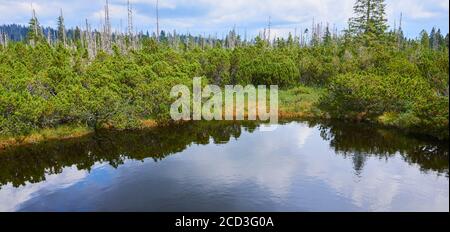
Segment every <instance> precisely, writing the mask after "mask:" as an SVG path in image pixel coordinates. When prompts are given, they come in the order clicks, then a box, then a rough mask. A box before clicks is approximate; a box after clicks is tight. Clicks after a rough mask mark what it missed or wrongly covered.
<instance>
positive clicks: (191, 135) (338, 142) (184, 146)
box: [0, 121, 449, 211]
mask: <svg viewBox="0 0 450 232" xmlns="http://www.w3.org/2000/svg"><path fill="white" fill-rule="evenodd" d="M259 127H260V124H259V123H256V122H241V123H239V122H196V123H187V124H182V125H172V126H170V127H165V128H154V129H148V130H140V131H111V130H104V131H99V132H97V133H95V134H91V135H87V136H85V137H82V138H77V139H70V140H64V141H47V142H43V143H39V144H31V145H24V146H20V147H15V148H11V149H7V150H6V151H3V152H1V153H0V196H2V194H3V196H5V198H8V197H9V198H18V197H20V192H26V191H27V187H30V186H32V185H33V184H40V183H46V182H47V183H50V182H52V180H51V178H53V177H54V176H58V175H59V176H61V175H64V174H65V170H66V169H67V168H75V169H76V170H78V171H80V170H82V171H85V172H87V174H86V175H88V176H91V177H87V178H86V177H85V178H86V179H89V178H91V179H93V177H92V176H95V175H96V171H95V170H96V169H97V168H98V166H99V165H100V164H101V165H103V166H102V168H104V169H105V170H107V172H108V173H109V174H103V175H105V176H103V177H102V178H104V179H108V177H113V176H114V177H117V179H120V178H122V179H126V181H122V182H116V181H115V182H114V183H113V182H110V183H108V180H102V178H100V179H99V180H97V179H96V181H98V183H97V184H98V185H99V186H103V188H97V187H95V186H84V187H77V189H72V190H70V189H71V183H70V181H68V183H63V184H57V185H56V187H55V186H52V187H49V188H48V189H51V194H50V193H49V192H46V194H41V193H39V192H37V193H36V192H33V194H34V195H32V196H31V197H30V196H27V197H28V198H29V199H28V198H27V201H24V202H21V205H17V206H16V207H15V208H14V209H10V208H7V207H3V208H2V207H1V206H2V202H1V200H0V211H1V210H2V209H3V210H7V211H9V210H14V211H16V210H17V211H21V210H25V211H36V210H37V211H40V210H43V211H96V210H100V211H111V210H112V211H114V210H121V211H135V210H137V211H167V210H168V211H170V210H174V211H177V210H182V211H191V210H194V211H198V210H200V211H211V210H212V211H217V210H218V211H228V210H231V211H240V210H250V211H260V210H269V211H271V210H275V211H278V210H281V211H283V210H287V211H321V210H325V211H328V210H332V211H333V210H337V211H341V210H343V211H371V210H373V209H371V208H370V207H367V206H361V205H358V204H356V205H358V207H356V206H355V203H351V202H348V201H349V199H347V198H346V197H343V196H342V193H341V192H340V191H334V190H329V189H328V187H327V188H326V189H325V187H323V186H322V187H317V186H316V185H323V183H321V182H322V180H311V178H313V177H317V176H315V175H311V174H305V173H300V174H296V175H294V177H291V181H292V180H295V181H296V182H298V183H301V184H304V185H305V187H304V188H305V189H296V188H300V187H301V186H295V185H294V184H290V185H289V186H284V185H283V186H280V187H279V189H284V190H285V191H286V192H287V193H289V194H292V195H291V196H289V197H287V196H285V197H284V198H283V197H280V196H276V197H273V196H269V195H271V193H270V192H266V191H267V190H264V191H263V190H261V189H259V188H260V186H257V185H258V183H257V182H258V181H261V180H256V181H255V180H253V181H248V180H247V177H248V176H247V175H248V173H242V174H241V176H239V174H236V175H234V174H233V172H237V173H239V169H238V167H245V165H247V166H250V167H249V169H251V168H252V163H258V162H259V159H267V160H268V161H267V162H269V161H270V160H271V162H272V163H277V162H280V165H284V164H288V163H291V162H299V163H301V162H302V159H310V158H311V159H314V155H317V154H320V155H317V156H321V158H320V159H323V160H321V162H322V163H323V164H324V165H327V164H328V163H332V162H336V160H332V159H338V161H339V162H341V161H343V160H351V167H350V169H351V170H348V169H349V167H347V166H346V165H344V164H342V165H340V166H337V167H336V170H330V172H335V174H336V176H339V175H340V174H342V175H344V174H345V175H348V173H349V171H351V175H352V178H356V180H354V181H356V182H357V181H361V180H362V181H364V180H365V179H370V177H368V176H367V177H366V176H364V169H365V168H366V166H370V165H374V166H375V169H376V168H377V167H376V166H377V165H378V166H380V167H383V166H384V165H385V164H384V163H383V162H381V161H380V160H384V162H386V163H387V162H388V161H389V160H394V161H395V162H398V165H399V166H401V168H402V169H404V170H408V172H410V171H411V172H412V171H413V170H416V169H418V171H419V173H420V174H417V175H420V180H417V181H415V180H414V179H408V178H407V176H406V175H407V173H400V174H398V176H397V177H395V178H396V179H391V178H393V177H384V178H386V179H387V180H389V181H394V182H395V181H397V182H398V183H397V186H403V184H410V185H413V186H415V187H420V186H421V184H422V183H420V182H421V181H426V182H432V181H433V179H436V178H439V182H436V185H437V186H439V187H442V186H443V185H444V186H443V187H445V185H446V187H447V189H448V179H449V162H448V151H449V145H448V143H447V142H445V141H438V140H433V139H431V138H428V137H421V136H412V135H409V134H406V133H403V132H401V131H398V130H394V129H388V128H380V127H376V126H373V125H367V124H352V123H343V122H336V121H328V122H311V121H309V122H291V121H284V122H281V123H280V128H281V129H280V131H279V132H278V133H274V134H268V133H271V132H266V133H267V134H261V132H258V128H259ZM308 128H309V129H308ZM300 130H309V131H310V132H309V133H312V134H315V133H316V134H317V136H316V137H314V136H312V137H313V138H312V139H310V140H311V141H310V142H306V144H307V145H308V144H310V148H308V149H305V148H303V147H302V148H295V146H296V144H293V143H292V141H296V140H292V141H291V138H292V136H290V135H289V133H292V132H295V131H300ZM261 136H263V137H261ZM282 136H286V138H285V139H281V140H280V137H282ZM293 136H294V135H293ZM241 137H243V138H242V139H241ZM253 137H255V138H256V139H252V138H253ZM272 137H273V138H272ZM294 137H295V136H294ZM300 137H301V136H300ZM257 138H264V139H268V140H267V141H269V142H270V141H275V142H277V141H278V144H280V145H279V146H277V144H275V145H273V147H275V148H276V149H275V150H274V151H269V150H267V151H265V150H258V146H260V145H259V144H258V142H259V140H258V139H257ZM296 139H297V138H296ZM242 140H243V141H242ZM267 141H266V140H264V141H262V140H261V143H267ZM283 141H288V142H286V144H283ZM239 142H241V143H239ZM236 143H237V144H236ZM193 146H194V147H196V149H197V148H198V149H209V150H208V151H210V152H209V153H208V155H207V156H205V157H204V158H202V159H203V161H206V160H207V161H209V162H210V165H208V164H207V163H203V161H202V163H201V166H200V167H201V168H203V167H207V166H212V167H215V168H216V170H210V171H211V172H220V169H221V167H222V166H221V164H220V161H221V159H219V158H223V157H226V159H224V160H222V161H224V162H233V163H234V166H233V168H231V170H232V171H233V172H231V173H226V174H222V175H216V176H215V178H214V175H212V176H213V177H212V178H211V179H210V180H208V181H211V182H214V181H223V182H224V185H225V187H216V188H215V189H205V188H204V187H198V186H203V185H208V183H209V182H208V181H206V180H204V179H202V178H205V177H204V176H201V177H200V176H195V175H191V174H190V173H192V171H193V170H194V169H192V170H191V169H189V171H186V172H185V175H186V178H188V180H183V181H180V180H179V179H177V181H174V180H173V178H174V177H173V176H176V175H177V174H176V173H177V172H178V170H182V168H186V165H188V164H189V162H193V163H194V164H195V162H200V161H198V160H191V159H197V158H189V157H190V156H188V155H189V154H188V153H186V152H188V151H189V150H190V149H191V148H192V147H193ZM233 146H238V148H239V149H241V153H242V154H241V156H238V154H237V153H239V152H236V151H233V152H230V151H228V150H230V149H233ZM302 146H305V145H304V144H302ZM261 147H264V146H262V144H261ZM219 148H220V149H221V150H217V149H219ZM325 148H327V149H328V150H329V151H323V149H325ZM236 149H237V148H236ZM242 149H244V150H243V151H242ZM187 150H188V151H187ZM197 152H199V151H197ZM297 152H300V153H305V154H307V155H306V156H305V157H299V156H298V154H297ZM185 153H186V154H185ZM247 153H248V154H250V155H249V157H248V159H247V160H242V159H244V158H242V155H243V154H247ZM316 153H317V154H316ZM328 153H332V154H334V155H335V156H337V157H338V158H336V157H334V156H333V157H330V156H329V154H328ZM215 154H216V155H217V156H218V157H217V159H216V158H215V157H214V155H215ZM180 155H186V157H188V158H186V160H184V161H183V163H172V164H170V165H169V163H170V162H174V161H173V160H168V161H167V162H165V163H164V162H163V161H165V160H167V159H171V158H173V157H175V158H174V159H177V158H176V157H177V156H180ZM172 156H173V157H172ZM192 157H193V156H192ZM327 157H328V158H330V160H328V158H327ZM324 158H325V159H324ZM194 161H195V162H194ZM215 162H217V163H215ZM244 162H246V163H245V165H244ZM130 163H132V164H131V166H130ZM138 163H142V164H143V165H151V167H150V166H149V167H147V168H152V170H153V169H158V168H160V167H161V166H164V165H166V167H165V169H164V170H159V169H158V170H157V171H156V170H155V171H152V175H155V176H159V177H160V179H159V180H157V179H151V177H143V176H145V175H142V173H141V172H142V170H140V169H139V168H138V167H137V166H139V164H138ZM270 164H271V163H270V162H269V163H264V164H263V165H262V166H259V167H255V168H254V169H255V170H256V169H258V172H265V173H270V172H271V171H272V170H273V169H276V166H275V164H274V166H273V167H271V166H270ZM104 165H106V166H104ZM136 165H137V166H136ZM197 165H198V164H197ZM302 168H308V165H306V164H304V165H303V166H301V165H300V166H298V167H295V169H302ZM122 171H125V172H126V174H120V175H119V174H117V173H119V172H122ZM169 172H170V173H169ZM322 172H324V171H322ZM380 172H382V171H380ZM392 172H395V171H392ZM161 173H163V174H161ZM180 173H184V172H183V171H180ZM277 173H278V172H275V171H274V175H277ZM414 173H416V172H414ZM278 174H279V175H280V176H282V175H284V174H283V173H278ZM202 175H206V176H207V175H208V173H207V172H206V173H202ZM252 175H253V174H252ZM386 175H388V174H386ZM403 175H404V176H403ZM255 176H256V177H255V178H256V179H258V178H259V177H258V176H263V177H264V178H269V177H267V176H265V174H255ZM362 176H363V177H362ZM177 178H178V177H177ZM239 178H241V179H245V181H242V183H241V182H240V181H238V180H237V179H239ZM261 178H262V177H261ZM358 178H360V180H358ZM285 179H287V178H284V177H280V180H285ZM316 179H320V178H316ZM403 179H408V181H410V182H411V183H405V181H403ZM418 179H419V178H418ZM163 180H164V181H165V182H161V181H163ZM109 181H110V180H109ZM262 181H263V182H264V180H262ZM295 181H294V182H295ZM340 181H341V180H339V179H337V180H334V181H333V182H336V183H338V182H340ZM342 181H343V182H345V181H347V182H348V180H346V179H345V178H343V179H342ZM376 181H377V183H378V182H382V181H384V180H383V179H377V180H376ZM226 182H233V183H235V184H236V185H231V184H229V186H228V185H227V184H226ZM115 183H120V185H123V188H126V189H128V191H125V192H124V190H123V189H122V190H120V194H122V196H123V197H126V198H128V197H129V196H133V194H132V193H131V192H136V191H144V192H148V194H149V195H139V197H141V198H142V197H144V198H145V199H141V200H140V202H135V201H132V200H123V202H122V203H121V204H118V203H117V199H122V198H120V197H119V198H114V199H115V200H109V202H103V203H99V201H101V199H102V198H101V196H97V195H98V194H99V193H104V194H105V195H108V194H112V193H117V194H119V190H114V191H112V190H111V188H112V186H114V185H115ZM336 183H331V185H333V184H336ZM91 184H92V183H91ZM196 185H198V186H197V188H196V187H195V186H196ZM308 185H311V186H309V187H308ZM328 185H330V184H328ZM369 185H370V184H369ZM189 186H194V187H193V189H194V190H196V191H197V190H198V191H197V192H195V191H194V190H192V192H189V191H190V190H191V189H190V187H189ZM116 187H117V186H116ZM275 187H276V184H275ZM80 188H81V189H80ZM159 188H160V190H155V189H159ZM239 188H243V189H239ZM285 188H286V189H287V188H289V189H290V190H286V189H285ZM398 188H400V187H398ZM319 190H321V191H323V192H327V191H328V192H329V193H328V195H327V196H322V197H318V198H314V192H315V191H319ZM70 191H72V192H70ZM179 191H181V192H183V191H185V192H186V194H185V195H182V197H183V198H184V199H183V202H186V201H187V202H189V201H191V202H192V203H191V204H185V203H180V200H179V199H173V198H170V197H169V198H166V197H164V195H165V194H170V193H172V194H175V195H176V194H178V192H179ZM258 191H261V192H262V193H258ZM387 191H388V190H387ZM401 191H402V190H400V193H399V194H398V195H400V196H401V195H405V199H410V198H411V199H415V198H418V199H419V198H420V201H419V200H418V202H422V201H423V200H424V199H426V196H423V195H420V194H423V193H420V194H416V193H415V192H414V191H412V192H411V191H409V192H407V191H405V192H404V193H403V192H401ZM430 191H431V192H432V190H431V189H430ZM2 192H3V193H2ZM12 192H15V193H14V194H15V195H14V194H12ZM18 192H19V193H18ZM89 192H91V193H92V195H93V196H97V197H93V199H91V201H92V202H91V203H92V205H94V206H92V207H90V206H86V205H83V204H82V203H80V202H78V201H79V200H80V199H78V198H74V199H72V200H70V199H71V198H70V197H69V198H68V200H67V201H69V202H66V203H65V204H62V203H59V204H55V205H52V201H54V202H58V200H55V199H58V198H64V197H67V196H68V195H71V194H77V193H80V195H83V194H86V196H88V195H89ZM419 192H420V191H419ZM54 194H57V195H58V196H56V195H55V196H53V195H54ZM305 194H306V195H307V196H306V195H305ZM366 194H368V195H370V193H366ZM443 194H444V197H443V203H445V202H446V203H447V210H448V191H447V193H445V192H444V193H443ZM201 195H207V196H209V197H215V198H218V199H217V200H216V201H210V200H208V199H209V198H208V199H204V198H201V197H199V196H201ZM250 195H253V196H252V197H251V196H250ZM299 195H305V197H299ZM319 195H320V194H319ZM319 195H318V196H319ZM363 195H364V194H363ZM440 196H441V197H442V194H441V195H440ZM94 198H95V199H94ZM362 198H364V196H362ZM249 199H250V202H246V203H242V202H241V203H240V204H242V207H237V206H235V205H233V207H231V206H226V205H227V204H230V203H233V204H235V203H236V202H240V201H243V200H247V201H248V200H249ZM324 199H327V200H329V201H330V202H334V203H333V205H330V206H324V205H321V204H322V201H323V200H324ZM296 200H298V201H299V202H297V203H295V202H294V201H296ZM306 200H308V202H304V201H306ZM33 201H34V202H33ZM160 201H166V202H165V203H164V204H163V203H160ZM314 201H316V202H314ZM368 201H370V199H369V200H368ZM27 202H31V203H30V205H29V206H26V205H27V204H25V203H27ZM77 202H78V203H80V204H79V205H77ZM214 202H216V203H217V204H215V203H214ZM277 202H278V203H277ZM69 203H70V204H69ZM97 203H99V204H98V206H99V207H96V206H95V205H96V204H97ZM139 203H141V206H142V207H138V206H139ZM206 203H208V204H209V205H206ZM100 205H101V207H100ZM306 205H307V206H308V207H305V206H306ZM316 206H317V207H316ZM385 208H386V207H385ZM397 208H401V207H397ZM444 208H445V207H444ZM378 209H379V210H383V209H384V208H383V207H379V208H378ZM440 209H441V208H440ZM375 210H376V209H375ZM385 210H386V211H389V210H390V209H389V208H386V209H385ZM391 210H393V211H395V210H396V208H395V209H391ZM412 210H414V209H412ZM418 210H420V209H418ZM429 210H431V211H433V208H431V207H430V209H429Z"/></svg>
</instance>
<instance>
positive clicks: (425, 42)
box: [420, 30, 430, 49]
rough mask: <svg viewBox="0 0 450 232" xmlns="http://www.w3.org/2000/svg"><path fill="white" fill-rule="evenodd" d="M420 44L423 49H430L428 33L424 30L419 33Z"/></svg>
mask: <svg viewBox="0 0 450 232" xmlns="http://www.w3.org/2000/svg"><path fill="white" fill-rule="evenodd" d="M420 44H421V45H422V47H423V48H426V49H428V48H430V37H429V36H428V33H427V32H426V31H425V30H422V31H421V32H420Z"/></svg>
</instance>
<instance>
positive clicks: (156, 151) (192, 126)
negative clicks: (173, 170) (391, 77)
mask: <svg viewBox="0 0 450 232" xmlns="http://www.w3.org/2000/svg"><path fill="white" fill-rule="evenodd" d="M283 123H288V122H282V124H283ZM307 123H308V125H309V126H310V127H317V128H319V130H320V132H321V136H322V138H323V139H325V140H327V141H329V142H330V147H332V148H333V149H334V150H335V152H336V153H337V154H339V155H343V156H344V157H349V158H351V159H352V160H353V163H354V169H355V171H356V173H357V174H360V173H361V172H362V170H363V168H364V163H365V161H366V159H367V158H368V157H378V158H380V159H389V158H391V157H393V156H395V155H396V154H400V155H401V156H402V157H403V159H404V160H405V161H406V162H408V163H409V164H417V165H419V166H420V168H421V170H422V171H424V172H427V171H436V172H438V173H439V174H444V175H446V177H447V178H448V177H449V168H448V144H447V143H445V142H437V141H433V140H428V139H424V138H416V137H412V136H410V135H406V134H403V133H401V132H398V131H395V130H388V129H380V128H376V127H371V126H367V125H362V124H351V123H337V122H326V123H323V122H321V123H319V122H307ZM258 126H259V125H258V124H257V123H255V122H245V123H238V122H225V121H223V122H195V123H187V124H182V125H172V126H170V127H166V128H155V129H151V130H140V131H99V132H97V133H96V134H92V135H88V136H85V137H82V138H77V139H71V140H63V141H47V142H44V143H40V144H33V145H26V146H20V147H15V148H11V149H8V150H5V151H2V152H0V188H1V186H3V185H6V184H8V183H12V185H13V186H14V187H19V186H22V185H25V184H26V183H38V182H42V181H45V176H46V175H48V174H59V173H61V172H62V171H63V169H64V168H65V167H70V166H73V165H75V166H76V167H77V168H78V169H79V170H88V171H90V170H91V168H92V167H93V166H94V165H95V163H98V162H100V163H105V162H107V163H109V164H110V165H111V166H113V167H115V168H117V167H119V166H120V165H121V164H123V163H124V161H125V160H127V159H133V160H139V161H143V160H144V159H148V158H152V159H153V160H154V161H155V162H158V161H160V160H162V159H164V158H165V157H167V156H169V155H172V154H175V153H179V152H181V151H183V150H185V149H186V148H187V147H189V146H190V145H192V144H200V145H206V144H209V143H210V142H211V140H212V141H213V142H214V143H215V144H226V143H228V142H230V141H231V140H232V139H238V138H239V137H240V136H241V134H242V132H243V130H245V131H248V132H250V133H253V132H254V131H255V130H256V129H257V128H258Z"/></svg>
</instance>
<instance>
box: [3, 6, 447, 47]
mask: <svg viewBox="0 0 450 232" xmlns="http://www.w3.org/2000/svg"><path fill="white" fill-rule="evenodd" d="M109 2H110V17H111V21H112V27H113V30H116V31H119V30H121V29H122V30H123V31H125V30H126V25H127V0H109ZM130 2H131V3H132V5H133V10H134V27H135V30H136V31H143V32H146V31H149V32H150V33H152V32H154V31H155V28H156V10H155V5H156V0H130ZM354 2H355V0H232V1H231V0H160V1H159V8H160V10H159V12H160V13H159V14H160V28H161V29H162V30H166V31H173V30H176V31H177V32H178V33H187V32H189V33H191V34H194V35H199V34H206V35H208V34H211V35H217V36H218V37H219V38H220V37H221V36H223V35H225V34H226V33H227V31H229V30H231V29H232V28H233V27H235V28H236V30H237V31H238V33H239V34H241V35H244V34H245V32H247V35H248V36H249V37H252V36H255V35H257V34H258V33H259V32H260V31H262V30H263V29H264V28H265V27H267V25H268V22H269V18H270V19H271V20H270V21H271V25H272V26H271V27H272V35H273V36H283V37H285V36H287V35H288V34H289V33H292V34H294V33H295V31H296V28H297V31H298V33H299V32H300V31H301V30H302V31H303V30H304V29H305V28H310V27H311V25H312V22H313V20H314V21H315V22H316V23H318V22H322V23H323V24H324V25H325V24H327V23H328V24H329V25H330V27H333V25H335V26H336V27H337V28H338V29H339V30H341V29H344V28H345V27H346V25H347V21H348V18H350V17H351V16H352V11H353V9H352V7H353V4H354ZM386 3H387V16H388V24H389V25H390V26H391V27H392V26H394V25H397V26H398V24H399V21H400V14H401V13H402V14H403V21H402V22H403V30H404V32H405V35H406V36H407V37H409V38H415V37H417V36H418V35H419V33H420V31H421V30H422V29H426V30H427V31H430V30H431V28H432V27H438V28H440V29H441V31H442V32H443V33H444V34H446V33H448V31H449V23H448V22H449V1H448V0H428V1H423V0H386ZM104 5H105V0H70V1H69V0H0V25H1V24H11V23H17V24H27V23H28V21H29V19H30V17H31V12H32V11H31V8H32V7H33V8H34V9H35V10H36V14H37V17H38V19H39V21H40V22H41V24H42V25H44V26H51V27H56V18H57V17H58V15H59V12H60V9H62V11H63V14H64V18H65V22H66V27H68V28H71V27H75V26H77V25H78V26H82V25H84V24H85V23H84V22H85V19H88V21H89V22H90V24H91V25H92V27H97V28H98V27H99V26H100V25H101V19H102V18H103V15H104ZM121 22H122V23H121ZM121 25H122V27H121Z"/></svg>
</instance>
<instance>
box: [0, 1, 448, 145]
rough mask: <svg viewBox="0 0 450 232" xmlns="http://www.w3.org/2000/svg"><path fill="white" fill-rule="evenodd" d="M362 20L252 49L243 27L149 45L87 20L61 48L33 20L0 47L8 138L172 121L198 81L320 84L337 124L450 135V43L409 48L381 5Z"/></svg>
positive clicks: (422, 40) (430, 39)
mask: <svg viewBox="0 0 450 232" xmlns="http://www.w3.org/2000/svg"><path fill="white" fill-rule="evenodd" d="M368 6H370V7H369V8H368ZM368 9H369V12H371V14H367V12H368V11H367V10H368ZM354 11H355V15H354V17H353V18H351V19H350V20H349V27H348V29H347V30H345V31H344V32H343V33H341V34H337V33H335V32H334V30H333V29H331V28H330V27H329V26H328V25H323V24H313V26H312V27H311V28H310V29H309V30H305V31H304V32H302V33H301V34H300V35H297V34H295V35H289V37H288V38H273V39H270V34H267V33H266V30H264V33H261V35H260V36H258V37H256V38H255V39H252V40H251V41H248V40H246V39H242V38H241V37H240V36H239V35H237V34H236V33H235V31H234V30H233V31H231V32H230V33H229V35H228V36H227V37H226V38H225V39H212V38H211V37H202V36H198V37H193V36H189V35H184V36H177V34H176V33H175V32H174V33H158V36H156V37H155V36H153V37H152V36H139V35H134V34H133V33H124V34H113V33H111V31H110V26H109V30H108V25H106V26H105V29H104V30H103V31H91V30H90V27H89V25H88V23H87V24H86V30H80V29H78V31H76V32H74V33H73V36H70V37H68V36H67V34H66V32H67V30H65V28H64V21H63V17H62V15H61V16H60V17H59V18H58V22H59V24H58V29H57V30H56V31H58V34H57V36H56V37H55V38H57V39H56V40H52V39H51V38H49V37H48V36H45V34H44V32H43V30H42V29H41V27H40V25H39V22H38V20H37V18H36V17H35V16H33V18H32V19H31V20H30V25H29V27H28V35H27V38H26V40H24V41H19V42H14V41H8V42H7V43H6V41H5V40H3V42H2V46H0V112H1V113H0V135H3V136H16V135H24V134H28V133H31V132H33V131H36V130H39V129H42V128H53V127H58V126H59V125H67V124H80V125H86V126H89V127H91V128H99V127H104V126H109V127H114V128H118V129H129V128H137V127H140V122H141V121H142V120H143V119H156V120H158V121H160V122H167V121H168V120H169V118H170V117H169V108H170V105H171V104H172V103H173V101H174V99H171V98H170V89H171V88H172V87H173V86H175V85H177V84H186V85H190V84H191V82H192V78H193V77H197V76H200V77H204V79H205V80H207V81H208V82H209V83H213V84H218V85H222V86H223V85H227V84H242V85H246V84H254V85H260V84H264V85H272V84H276V85H279V87H280V88H281V89H289V88H293V87H296V86H300V85H302V86H314V87H320V88H323V89H326V91H325V94H323V96H322V97H321V100H320V102H318V103H317V105H318V107H319V108H320V109H321V110H322V111H323V112H324V113H325V114H326V115H328V117H331V118H340V119H347V120H357V121H373V122H381V123H383V124H385V125H389V126H395V127H400V128H405V129H411V130H414V131H419V132H422V133H426V134H430V135H433V136H436V137H438V138H448V113H449V107H448V104H449V97H448V96H449V56H448V55H449V53H448V49H449V42H448V40H449V38H448V34H447V35H446V36H445V37H444V36H443V35H442V34H441V32H440V30H437V29H434V28H433V30H432V31H431V33H427V32H426V31H423V32H422V33H421V35H420V36H419V37H418V39H407V38H405V37H404V36H403V32H402V28H401V27H400V28H394V29H393V30H388V27H387V26H386V19H385V12H384V11H385V4H384V1H383V0H357V1H356V4H355V7H354ZM269 33H270V32H269Z"/></svg>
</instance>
